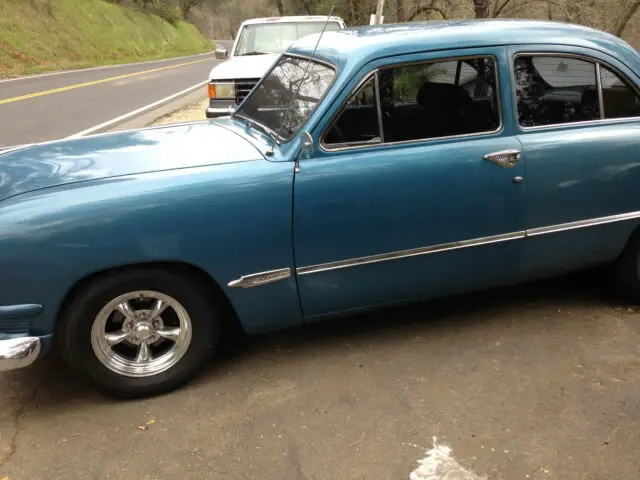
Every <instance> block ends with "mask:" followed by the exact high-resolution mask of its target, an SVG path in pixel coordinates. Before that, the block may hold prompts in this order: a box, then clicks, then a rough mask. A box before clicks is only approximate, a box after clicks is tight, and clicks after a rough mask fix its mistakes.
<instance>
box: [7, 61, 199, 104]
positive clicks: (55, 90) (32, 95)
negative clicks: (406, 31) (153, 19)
mask: <svg viewBox="0 0 640 480" xmlns="http://www.w3.org/2000/svg"><path fill="white" fill-rule="evenodd" d="M210 60H211V59H210V58H205V59H204V60H194V61H193V62H186V63H180V64H178V65H169V66H166V67H159V68H152V69H151V70H144V71H142V72H135V73H127V74H125V75H118V76H117V77H109V78H102V79H100V80H93V81H91V82H84V83H77V84H75V85H68V86H66V87H60V88H52V89H51V90H43V91H42V92H35V93H28V94H27V95H21V96H19V97H13V98H5V99H4V100H0V105H3V104H5V103H12V102H18V101H20V100H27V99H29V98H35V97H41V96H42V95H50V94H52V93H60V92H66V91H67V90H73V89H75V88H82V87H89V86H91V85H97V84H99V83H106V82H112V81H114V80H120V79H123V78H130V77H136V76H138V75H144V74H146V73H152V72H159V71H161V70H169V69H170V68H178V67H184V66H185V65H192V64H194V63H202V62H208V61H210Z"/></svg>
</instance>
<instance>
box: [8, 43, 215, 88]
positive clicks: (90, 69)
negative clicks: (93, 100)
mask: <svg viewBox="0 0 640 480" xmlns="http://www.w3.org/2000/svg"><path fill="white" fill-rule="evenodd" d="M213 52H214V50H212V51H211V52H205V53H196V54H195V55H187V56H186V57H171V58H161V59H159V60H147V61H144V62H133V63H117V64H115V65H101V66H99V67H90V68H77V69H75V70H61V71H59V72H47V73H39V74H36V75H25V76H22V77H15V78H4V79H0V83H8V82H16V81H18V80H31V79H32V78H42V77H51V76H53V75H66V74H67V73H82V72H91V71H92V70H104V69H105V68H120V67H134V66H136V65H148V64H150V63H160V62H170V61H171V60H180V59H186V58H192V57H202V56H204V55H212V54H213ZM213 58H214V60H215V57H213Z"/></svg>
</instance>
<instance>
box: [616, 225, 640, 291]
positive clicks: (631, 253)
mask: <svg viewBox="0 0 640 480" xmlns="http://www.w3.org/2000/svg"><path fill="white" fill-rule="evenodd" d="M614 275H615V283H616V286H617V288H618V290H619V291H620V292H621V293H622V294H623V295H624V296H625V297H626V299H627V300H629V301H631V302H633V303H640V231H637V232H635V233H634V234H633V235H632V236H631V238H630V239H629V242H628V243H627V245H626V247H625V249H624V252H622V255H620V258H618V260H617V262H616V265H615V269H614Z"/></svg>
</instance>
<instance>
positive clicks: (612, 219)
mask: <svg viewBox="0 0 640 480" xmlns="http://www.w3.org/2000/svg"><path fill="white" fill-rule="evenodd" d="M636 218H640V210H638V211H635V212H628V213H619V214H617V215H607V216H606V217H597V218H590V219H587V220H577V221H575V222H567V223H559V224H557V225H549V226H546V227H536V228H529V229H527V237H536V236H538V235H547V234H549V233H557V232H564V231H566V230H575V229H578V228H588V227H595V226H598V225H606V224H608V223H616V222H624V221H627V220H634V219H636Z"/></svg>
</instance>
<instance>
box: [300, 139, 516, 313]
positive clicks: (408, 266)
mask: <svg viewBox="0 0 640 480" xmlns="http://www.w3.org/2000/svg"><path fill="white" fill-rule="evenodd" d="M505 149H520V144H519V143H518V141H517V140H516V139H515V138H514V137H510V136H494V137H493V138H483V139H458V140H455V141H442V142H440V143H439V144H423V145H413V146H406V145H405V146H400V145H396V146H381V147H376V148H370V149H363V150H358V151H350V152H343V153H340V154H337V155H332V156H330V157H329V156H327V157H323V158H318V159H310V160H305V161H304V162H303V163H302V165H301V171H300V172H299V173H298V174H297V175H296V179H295V191H294V244H295V257H296V266H297V268H298V269H302V272H300V273H302V274H299V276H298V286H299V291H300V296H301V302H302V305H303V310H304V314H305V315H306V316H310V315H317V314H323V313H329V312H334V311H340V310H346V309H351V308H358V307H363V306H366V305H371V304H381V303H387V302H394V301H398V300H402V299H408V298H412V297H417V296H429V295H437V294H445V293H454V292H457V291H463V290H467V289H469V288H473V286H474V285H475V286H476V287H478V286H480V287H486V286H491V285H495V284H500V283H503V282H505V281H508V280H509V278H510V277H511V275H512V274H513V271H514V269H517V265H518V249H519V248H521V247H520V246H519V245H518V244H520V243H521V242H522V240H512V241H506V242H501V243H494V244H488V245H484V246H469V247H466V248H460V249H449V250H446V251H442V249H443V248H448V247H451V245H449V246H447V245H446V244H449V243H451V242H460V241H465V240H478V241H479V243H480V242H482V240H481V239H483V238H484V237H493V236H496V235H504V234H514V233H515V234H516V235H517V232H522V231H523V229H524V215H523V212H524V194H525V193H524V192H525V190H524V184H516V183H514V181H513V178H514V177H516V176H522V175H523V173H524V166H523V162H522V160H521V161H520V162H519V163H518V164H516V166H515V167H513V168H501V167H499V166H498V165H496V164H494V163H492V162H490V161H487V160H485V159H484V158H483V157H484V155H486V154H488V153H491V152H496V151H500V150H505ZM490 240H491V238H489V239H487V241H490ZM494 240H495V239H494ZM421 247H435V248H436V250H440V251H435V252H433V253H427V254H421V255H416V256H411V257H407V258H401V259H395V260H389V261H382V262H376V263H369V264H367V265H361V266H349V267H347V268H340V269H334V270H328V271H316V272H315V273H313V269H311V270H312V273H308V271H309V270H310V269H309V268H306V269H305V267H311V266H314V265H318V264H324V263H327V262H337V261H348V260H353V259H356V258H359V257H365V256H371V255H380V254H389V253H394V252H399V251H404V250H407V249H415V248H421ZM405 253H407V252H405ZM321 269H322V268H319V269H317V270H321ZM305 270H306V272H305Z"/></svg>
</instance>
